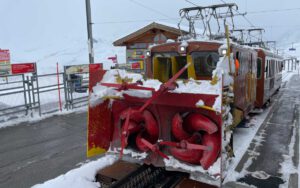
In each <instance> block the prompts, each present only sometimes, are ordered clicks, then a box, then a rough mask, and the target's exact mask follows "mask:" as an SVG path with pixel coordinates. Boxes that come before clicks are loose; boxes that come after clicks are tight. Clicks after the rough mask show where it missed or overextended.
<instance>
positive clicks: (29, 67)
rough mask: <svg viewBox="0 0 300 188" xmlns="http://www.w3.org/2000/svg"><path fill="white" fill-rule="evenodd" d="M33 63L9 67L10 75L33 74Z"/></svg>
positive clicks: (34, 70)
mask: <svg viewBox="0 0 300 188" xmlns="http://www.w3.org/2000/svg"><path fill="white" fill-rule="evenodd" d="M35 72H36V68H35V63H20V64H12V65H11V73H12V74H25V73H35Z"/></svg>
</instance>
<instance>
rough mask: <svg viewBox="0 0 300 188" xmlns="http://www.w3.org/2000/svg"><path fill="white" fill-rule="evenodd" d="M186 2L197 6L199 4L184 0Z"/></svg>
mask: <svg viewBox="0 0 300 188" xmlns="http://www.w3.org/2000/svg"><path fill="white" fill-rule="evenodd" d="M185 1H186V2H188V3H190V4H192V5H194V6H197V7H199V5H197V4H195V3H193V2H191V1H189V0H185Z"/></svg>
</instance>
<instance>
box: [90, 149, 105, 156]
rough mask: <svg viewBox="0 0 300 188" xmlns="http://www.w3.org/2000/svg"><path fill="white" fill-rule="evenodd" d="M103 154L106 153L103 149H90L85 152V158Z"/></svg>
mask: <svg viewBox="0 0 300 188" xmlns="http://www.w3.org/2000/svg"><path fill="white" fill-rule="evenodd" d="M105 152H106V150H105V149H103V148H99V147H94V148H91V149H89V150H88V151H87V157H93V156H96V155H100V154H103V153H105Z"/></svg>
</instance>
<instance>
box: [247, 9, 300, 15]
mask: <svg viewBox="0 0 300 188" xmlns="http://www.w3.org/2000/svg"><path fill="white" fill-rule="evenodd" d="M296 10H300V8H289V9H274V10H258V11H250V12H247V14H264V13H270V12H287V11H296Z"/></svg>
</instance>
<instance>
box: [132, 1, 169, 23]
mask: <svg viewBox="0 0 300 188" xmlns="http://www.w3.org/2000/svg"><path fill="white" fill-rule="evenodd" d="M130 1H131V2H133V3H135V4H137V5H139V6H140V7H143V8H145V9H148V10H150V11H152V12H155V13H157V14H160V15H162V16H164V17H166V18H169V19H171V17H169V16H168V15H166V14H164V13H163V12H160V11H158V10H155V9H153V8H151V7H148V6H146V5H144V4H143V3H141V2H137V1H135V0H130Z"/></svg>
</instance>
